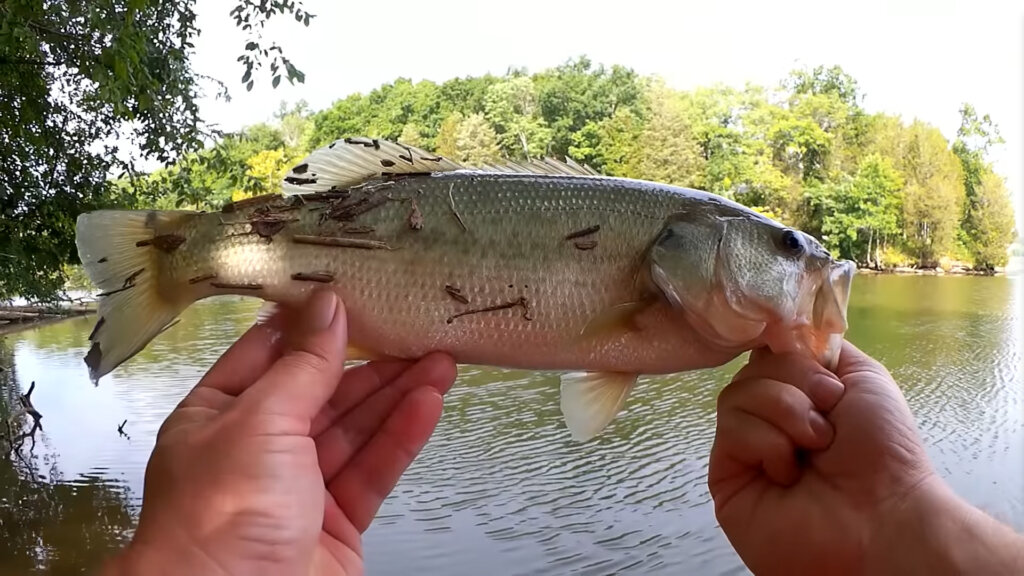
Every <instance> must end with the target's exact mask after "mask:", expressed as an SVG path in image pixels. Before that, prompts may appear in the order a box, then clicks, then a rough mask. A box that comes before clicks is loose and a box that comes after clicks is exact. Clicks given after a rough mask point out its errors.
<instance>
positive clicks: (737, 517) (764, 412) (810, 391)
mask: <svg viewBox="0 0 1024 576" xmlns="http://www.w3.org/2000/svg"><path fill="white" fill-rule="evenodd" d="M708 484H709V488H710V491H711V495H712V498H713V499H714V501H715V512H716V515H717V517H718V520H719V523H720V524H721V526H722V530H723V531H724V532H725V534H726V536H727V537H728V538H729V541H730V542H731V543H732V545H733V546H734V547H735V549H736V551H737V553H738V554H739V555H740V557H741V558H742V560H743V561H744V562H745V563H746V565H747V566H748V567H749V568H750V569H751V570H752V571H753V572H754V573H756V574H860V573H865V571H866V570H865V566H866V564H867V563H868V562H869V561H871V560H870V559H871V558H873V555H874V554H876V552H877V550H878V549H879V548H878V547H879V546H880V545H882V543H880V542H878V536H879V535H881V534H883V533H886V534H890V535H891V532H889V531H887V530H882V529H881V527H883V526H885V525H886V524H887V523H888V524H889V525H890V526H891V525H893V523H894V522H895V521H896V519H897V518H902V516H901V515H902V514H903V513H904V511H905V510H907V509H909V508H913V507H914V506H916V505H917V504H916V503H917V502H919V501H924V499H926V498H927V499H929V501H931V500H930V499H931V498H932V496H933V495H934V494H935V493H936V487H937V486H938V485H939V484H941V481H940V480H939V479H938V478H937V476H936V474H935V472H934V470H933V468H932V467H931V465H930V463H929V462H928V458H927V456H926V453H925V450H924V447H923V445H922V443H921V441H920V439H919V437H918V434H917V431H916V428H915V424H914V419H913V417H912V415H911V413H910V410H909V408H908V406H907V403H906V401H905V400H904V398H903V395H902V394H901V393H900V390H899V388H898V387H897V385H896V383H895V382H894V381H893V379H892V377H891V376H890V375H889V373H888V371H887V370H886V369H885V368H884V367H883V366H882V365H881V364H879V363H878V362H876V361H875V360H873V359H871V358H870V357H868V356H866V355H865V354H863V353H862V352H861V351H860V350H858V349H856V348H855V347H854V346H853V345H852V344H849V343H848V342H847V343H844V345H843V348H842V351H841V352H840V356H839V365H838V367H837V369H836V373H835V374H832V373H831V372H829V371H828V370H826V369H824V368H823V367H821V366H820V365H818V364H816V363H814V362H813V361H812V360H810V359H808V358H804V357H801V356H797V355H795V354H784V355H774V354H772V353H770V352H768V351H765V350H757V351H755V352H753V353H752V354H751V358H750V361H749V363H748V364H747V365H746V366H745V367H744V368H743V369H741V370H740V371H739V373H738V374H737V375H736V377H735V378H734V379H733V382H732V383H730V384H729V385H728V386H727V387H726V388H725V389H724V390H723V391H722V393H721V395H720V396H719V400H718V425H717V431H716V437H715V443H714V446H713V448H712V452H711V460H710V470H709V477H708Z"/></svg>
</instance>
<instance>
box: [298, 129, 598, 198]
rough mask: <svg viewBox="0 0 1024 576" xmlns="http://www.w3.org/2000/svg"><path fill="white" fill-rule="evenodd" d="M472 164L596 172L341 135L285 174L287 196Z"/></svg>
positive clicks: (518, 170)
mask: <svg viewBox="0 0 1024 576" xmlns="http://www.w3.org/2000/svg"><path fill="white" fill-rule="evenodd" d="M457 170H472V171H477V172H499V173H506V174H548V175H559V174H560V175H566V176H601V174H600V173H598V172H597V171H595V170H594V169H592V168H590V167H587V166H581V165H580V164H577V163H576V162H575V161H573V159H572V158H566V159H565V160H564V161H562V160H556V159H555V158H540V159H536V160H525V161H522V160H501V161H498V162H489V163H484V164H481V165H479V166H468V165H463V164H460V163H458V162H455V161H453V160H450V159H448V158H443V157H441V156H438V155H436V154H433V153H430V152H427V151H426V150H423V149H421V148H416V147H415V146H407V145H405V144H402V143H400V142H392V141H390V140H380V139H377V138H363V137H360V138H343V139H340V140H335V141H334V142H331V143H330V144H328V145H327V146H322V147H320V148H317V149H316V150H314V151H313V152H311V153H310V154H309V155H308V156H306V157H305V158H303V159H302V161H301V162H299V163H298V164H296V165H295V166H294V167H293V168H292V169H291V170H290V171H289V172H288V174H286V175H285V177H284V182H283V185H282V192H283V193H284V194H285V195H287V196H292V195H296V194H310V193H314V192H326V191H328V190H331V189H335V190H344V189H346V188H351V187H352V186H358V185H360V184H365V183H366V182H369V181H371V180H375V179H378V178H382V177H383V176H384V175H385V174H392V175H395V174H430V173H436V172H454V171H457Z"/></svg>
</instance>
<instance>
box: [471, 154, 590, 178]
mask: <svg viewBox="0 0 1024 576" xmlns="http://www.w3.org/2000/svg"><path fill="white" fill-rule="evenodd" d="M470 169H474V170H480V171H482V172H503V173H511V174H553V175H563V176H601V174H600V173H599V172H597V171H596V170H594V169H593V168H590V167H589V166H582V165H580V164H578V163H577V162H576V161H574V160H573V159H572V158H568V157H567V158H566V159H565V160H564V161H563V160H558V159H556V158H538V159H536V160H504V161H501V162H497V163H486V164H482V165H480V166H479V167H472V168H470Z"/></svg>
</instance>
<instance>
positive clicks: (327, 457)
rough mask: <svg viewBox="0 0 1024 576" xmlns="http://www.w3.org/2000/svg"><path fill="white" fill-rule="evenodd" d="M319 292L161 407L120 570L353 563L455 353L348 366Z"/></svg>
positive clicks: (339, 325)
mask: <svg viewBox="0 0 1024 576" xmlns="http://www.w3.org/2000/svg"><path fill="white" fill-rule="evenodd" d="M346 326H347V321H346V316H345V309H344V306H343V304H342V303H341V301H340V299H338V298H337V297H336V296H335V295H334V293H333V292H330V291H322V292H318V293H315V294H314V295H313V296H312V297H311V299H310V300H309V301H308V302H307V303H306V305H305V307H304V308H303V309H302V310H300V311H293V310H284V311H282V312H281V313H279V314H277V315H276V316H275V317H274V318H272V319H271V320H270V321H268V322H267V323H265V324H259V325H256V326H254V327H252V328H251V329H250V330H249V331H248V332H246V333H245V334H244V335H243V336H242V337H241V338H240V339H239V341H238V342H236V343H235V344H234V345H233V346H232V347H231V348H230V349H229V350H228V351H227V352H225V354H224V355H223V356H222V357H221V358H220V359H219V360H218V361H217V363H216V364H215V365H214V366H213V368H211V370H210V371H209V372H208V373H207V374H206V375H205V377H204V378H203V379H202V380H201V381H200V382H199V384H198V385H197V386H196V387H195V388H194V389H193V390H192V391H191V392H190V393H189V394H188V396H187V397H186V398H185V399H184V400H183V401H182V402H181V403H180V404H179V405H178V407H177V408H176V409H175V410H174V411H173V412H172V413H171V414H170V415H169V416H168V418H167V420H166V421H165V422H164V424H163V426H162V427H161V429H160V432H159V434H158V436H157V441H156V446H155V448H154V450H153V454H152V458H151V460H150V462H149V465H148V467H147V471H146V483H145V490H144V495H143V505H142V513H141V517H140V520H139V527H138V530H137V532H136V534H135V537H134V538H133V541H132V543H131V544H130V545H129V546H128V547H127V549H126V550H125V551H124V553H123V554H122V555H120V556H119V557H118V558H117V559H115V560H114V561H113V562H111V564H110V565H109V571H110V573H115V574H136V573H138V574H147V575H150V574H190V575H191V574H218V575H221V574H225V575H228V574H230V575H236V574H245V575H250V574H252V575H256V574H275V575H278V574H282V575H293V574H294V575H298V574H303V575H305V574H346V575H350V574H361V573H362V572H363V559H362V550H361V535H362V533H363V532H364V531H365V530H366V529H367V528H368V527H369V525H370V522H371V520H372V519H373V517H374V515H375V514H376V512H377V510H378V508H379V507H380V505H381V503H382V502H383V501H384V499H385V498H386V497H387V495H388V494H389V493H390V492H391V490H392V489H393V488H394V486H395V484H396V483H397V481H398V480H399V477H400V476H401V475H402V473H403V472H404V471H405V469H406V468H407V467H408V466H409V464H410V463H411V462H412V460H413V459H414V458H415V456H416V455H417V454H418V453H419V451H420V450H421V449H422V448H423V446H424V444H425V443H426V442H427V440H428V438H429V437H430V435H431V433H432V432H433V430H434V427H435V426H436V424H437V422H438V420H439V419H440V416H441V410H442V399H441V396H442V395H443V394H444V393H445V392H447V391H448V389H449V388H450V387H451V385H452V383H453V381H454V379H455V373H456V368H455V365H454V363H453V361H452V360H451V358H450V357H448V356H447V355H442V354H432V355H428V356H426V357H424V358H422V359H420V360H419V361H417V362H415V363H412V362H404V361H388V362H371V363H369V364H364V365H362V366H359V367H356V368H353V369H350V370H347V371H346V370H345V368H344V362H345V357H344V351H345V349H346V344H347V331H346Z"/></svg>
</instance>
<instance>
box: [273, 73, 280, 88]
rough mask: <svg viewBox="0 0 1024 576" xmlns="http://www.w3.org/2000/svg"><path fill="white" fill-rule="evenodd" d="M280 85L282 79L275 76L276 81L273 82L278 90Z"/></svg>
mask: <svg viewBox="0 0 1024 576" xmlns="http://www.w3.org/2000/svg"><path fill="white" fill-rule="evenodd" d="M280 83H281V77H280V76H274V80H273V85H274V88H277V85H278V84H280Z"/></svg>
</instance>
